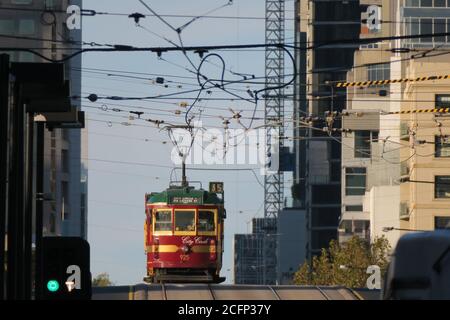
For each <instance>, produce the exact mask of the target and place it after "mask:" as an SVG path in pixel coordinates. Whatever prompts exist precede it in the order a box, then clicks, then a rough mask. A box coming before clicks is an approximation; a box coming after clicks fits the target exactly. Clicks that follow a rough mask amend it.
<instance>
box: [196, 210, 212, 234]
mask: <svg viewBox="0 0 450 320" xmlns="http://www.w3.org/2000/svg"><path fill="white" fill-rule="evenodd" d="M215 229H216V228H215V223H214V211H206V210H205V211H203V210H201V211H199V212H198V231H206V232H214V231H215Z"/></svg>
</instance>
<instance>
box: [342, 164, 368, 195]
mask: <svg viewBox="0 0 450 320" xmlns="http://www.w3.org/2000/svg"><path fill="white" fill-rule="evenodd" d="M365 192H366V168H345V195H346V196H362V195H364V193H365Z"/></svg>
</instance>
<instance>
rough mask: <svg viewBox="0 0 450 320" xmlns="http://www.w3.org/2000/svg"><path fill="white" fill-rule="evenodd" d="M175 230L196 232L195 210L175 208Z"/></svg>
mask: <svg viewBox="0 0 450 320" xmlns="http://www.w3.org/2000/svg"><path fill="white" fill-rule="evenodd" d="M175 231H190V232H195V211H194V210H192V211H191V210H186V211H181V210H175Z"/></svg>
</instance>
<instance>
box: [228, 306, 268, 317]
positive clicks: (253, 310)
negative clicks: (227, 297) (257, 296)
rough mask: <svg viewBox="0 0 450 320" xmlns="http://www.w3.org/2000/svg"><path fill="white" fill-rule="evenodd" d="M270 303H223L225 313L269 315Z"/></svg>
mask: <svg viewBox="0 0 450 320" xmlns="http://www.w3.org/2000/svg"><path fill="white" fill-rule="evenodd" d="M270 307H271V306H270V305H264V304H232V305H223V306H222V314H223V315H269V310H270Z"/></svg>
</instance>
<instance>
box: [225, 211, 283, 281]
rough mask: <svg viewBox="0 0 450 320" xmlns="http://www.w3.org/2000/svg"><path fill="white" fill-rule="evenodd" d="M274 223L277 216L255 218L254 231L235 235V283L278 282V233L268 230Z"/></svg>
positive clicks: (253, 221) (253, 220)
mask: <svg viewBox="0 0 450 320" xmlns="http://www.w3.org/2000/svg"><path fill="white" fill-rule="evenodd" d="M274 225H275V226H276V225H277V219H276V218H254V219H252V233H250V234H235V235H234V245H233V248H234V283H235V284H276V282H277V280H276V279H277V270H276V268H277V257H276V244H277V234H276V232H275V231H274V232H273V233H272V232H267V228H268V227H272V226H274ZM264 252H273V254H272V255H267V254H264Z"/></svg>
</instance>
